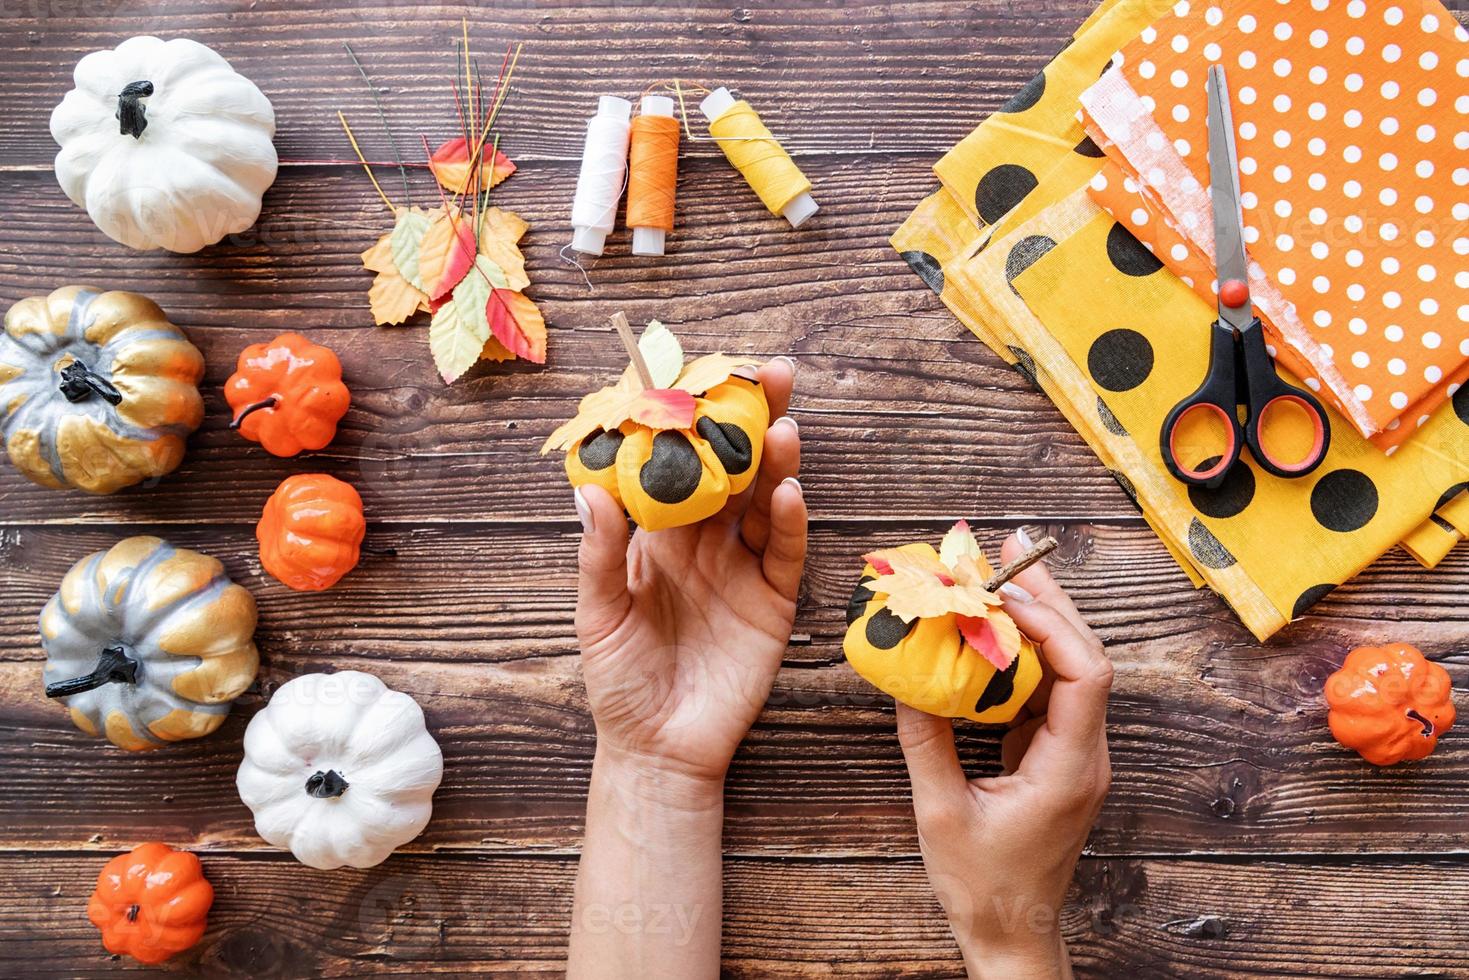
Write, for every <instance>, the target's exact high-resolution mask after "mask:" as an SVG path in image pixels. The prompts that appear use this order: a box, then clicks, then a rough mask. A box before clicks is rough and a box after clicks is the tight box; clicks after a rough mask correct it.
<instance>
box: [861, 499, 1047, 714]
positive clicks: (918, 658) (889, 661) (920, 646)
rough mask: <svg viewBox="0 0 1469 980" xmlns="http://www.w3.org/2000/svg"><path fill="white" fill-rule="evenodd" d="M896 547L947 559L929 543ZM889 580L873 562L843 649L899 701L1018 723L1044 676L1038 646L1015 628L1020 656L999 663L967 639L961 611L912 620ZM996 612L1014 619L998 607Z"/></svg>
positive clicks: (864, 572) (865, 570) (866, 675)
mask: <svg viewBox="0 0 1469 980" xmlns="http://www.w3.org/2000/svg"><path fill="white" fill-rule="evenodd" d="M965 530H966V532H967V528H966V529H965ZM895 550H896V551H897V552H900V553H905V554H908V555H913V556H917V557H918V558H920V559H931V560H932V561H934V562H938V561H939V560H940V555H939V553H938V552H936V551H934V549H933V547H932V546H930V545H927V544H922V543H916V544H908V545H904V546H903V547H901V548H898V549H895ZM880 554H890V552H882V553H880ZM986 567H987V566H986ZM882 581H883V577H882V576H881V574H880V573H879V570H878V568H877V567H876V566H875V565H874V564H873V563H872V562H870V561H869V563H868V564H867V565H866V567H865V568H863V570H862V578H861V580H860V581H859V582H858V583H857V588H856V589H855V591H853V593H852V599H851V601H850V603H849V604H848V606H847V624H848V625H847V634H846V638H845V639H844V640H843V643H842V651H843V653H845V654H846V656H847V662H848V663H850V664H851V665H852V669H854V670H855V671H857V673H859V674H861V675H862V676H863V677H864V678H866V679H867V681H868V682H870V683H871V684H872V685H873V686H874V687H876V688H878V689H879V690H881V691H883V692H884V693H886V694H889V695H891V696H892V697H893V698H894V699H895V700H898V701H901V702H903V703H904V704H906V705H908V706H910V707H913V708H917V709H919V710H920V711H926V712H928V713H929V714H932V715H941V716H943V717H947V718H968V719H970V720H971V721H977V722H981V723H983V724H1005V723H1007V722H1010V721H1012V720H1014V718H1015V716H1016V715H1017V714H1018V713H1019V711H1020V709H1021V707H1022V706H1023V705H1024V704H1025V702H1026V700H1027V699H1029V697H1030V696H1031V694H1033V693H1034V692H1035V689H1036V687H1037V686H1038V685H1039V684H1040V681H1041V664H1040V658H1039V656H1038V655H1037V652H1036V649H1035V646H1034V644H1032V643H1031V642H1030V640H1029V639H1027V638H1026V637H1025V636H1023V635H1020V633H1019V631H1018V630H1016V631H1015V636H1016V637H1017V643H1016V648H1015V651H1014V654H1013V659H1011V661H1010V663H1009V666H1008V667H1005V668H1000V667H998V666H997V665H996V664H994V663H992V662H991V660H990V659H989V658H987V657H986V656H985V655H984V654H982V653H980V651H978V650H976V649H975V648H974V647H973V646H971V645H970V644H969V643H968V642H966V640H965V635H964V633H963V632H962V631H961V629H960V617H959V615H958V614H956V613H952V612H949V613H943V614H940V615H936V616H921V617H914V618H912V619H910V620H906V621H905V620H904V618H902V617H901V616H899V615H896V614H895V613H894V612H893V611H892V610H890V609H889V608H888V602H889V599H890V596H889V595H888V594H887V593H885V592H882V591H880V589H881V584H882ZM990 615H991V616H993V617H996V618H997V619H998V618H999V617H1004V619H1005V620H1008V619H1009V617H1007V616H1005V614H1004V613H1003V612H1000V611H998V609H996V610H995V611H993V612H991V613H990Z"/></svg>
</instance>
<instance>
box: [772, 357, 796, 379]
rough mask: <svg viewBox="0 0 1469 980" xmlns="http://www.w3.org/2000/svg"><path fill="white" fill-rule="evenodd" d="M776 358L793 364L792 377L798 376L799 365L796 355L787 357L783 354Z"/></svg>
mask: <svg viewBox="0 0 1469 980" xmlns="http://www.w3.org/2000/svg"><path fill="white" fill-rule="evenodd" d="M776 360H780V361H785V362H786V363H787V364H789V365H790V366H791V377H793V378H794V377H795V376H796V368H797V367H798V365H797V364H796V359H795V358H794V357H787V356H786V355H784V354H781V355H780V356H779V357H778V358H776Z"/></svg>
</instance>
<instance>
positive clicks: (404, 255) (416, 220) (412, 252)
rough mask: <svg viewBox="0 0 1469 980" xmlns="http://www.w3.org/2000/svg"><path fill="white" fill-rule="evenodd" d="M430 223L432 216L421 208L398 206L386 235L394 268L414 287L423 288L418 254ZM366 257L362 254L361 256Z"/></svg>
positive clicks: (431, 222)
mask: <svg viewBox="0 0 1469 980" xmlns="http://www.w3.org/2000/svg"><path fill="white" fill-rule="evenodd" d="M431 224H433V218H432V217H431V216H430V215H429V214H428V213H426V212H425V211H423V210H422V209H421V208H399V209H398V216H397V219H396V220H395V221H394V222H393V230H392V233H391V234H390V235H389V236H388V246H389V249H390V250H391V252H392V255H393V266H394V268H396V269H397V270H398V274H399V275H401V276H402V277H403V278H404V279H407V280H408V282H409V283H410V284H411V285H412V286H413V287H414V288H415V289H423V279H421V278H420V277H419V267H418V254H419V248H420V246H422V244H423V236H424V235H425V234H427V233H428V229H429V226H430V225H431ZM368 251H371V249H369V250H368ZM366 257H367V256H366V255H365V254H364V255H363V258H364V259H366ZM378 271H382V270H378Z"/></svg>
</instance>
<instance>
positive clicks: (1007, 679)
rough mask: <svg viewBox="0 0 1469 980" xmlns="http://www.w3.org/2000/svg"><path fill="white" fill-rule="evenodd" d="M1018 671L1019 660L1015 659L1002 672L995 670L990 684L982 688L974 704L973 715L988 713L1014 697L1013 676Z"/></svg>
mask: <svg viewBox="0 0 1469 980" xmlns="http://www.w3.org/2000/svg"><path fill="white" fill-rule="evenodd" d="M1019 671H1020V658H1019V657H1016V658H1015V659H1014V660H1012V661H1010V666H1008V667H1006V668H1005V669H1004V670H997V671H995V673H994V676H993V677H991V678H990V682H989V683H988V684H986V685H985V686H984V691H983V692H981V693H980V695H979V700H978V701H976V702H974V713H975V714H979V713H980V712H982V711H988V710H989V709H990V708H993V707H995V706H996V705H1001V704H1004V703H1005V702H1006V701H1009V700H1010V699H1011V698H1012V697H1014V696H1015V675H1016V674H1017V673H1019Z"/></svg>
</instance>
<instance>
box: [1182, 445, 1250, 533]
mask: <svg viewBox="0 0 1469 980" xmlns="http://www.w3.org/2000/svg"><path fill="white" fill-rule="evenodd" d="M1217 462H1219V457H1218V456H1211V457H1210V458H1209V459H1206V460H1204V461H1203V462H1202V463H1200V464H1199V465H1198V469H1200V470H1208V469H1209V468H1210V467H1212V466H1213V465H1214V464H1215V463H1217ZM1188 499H1189V503H1191V504H1193V505H1194V510H1196V511H1198V512H1199V513H1200V514H1203V515H1204V516H1205V517H1214V518H1218V519H1220V520H1223V519H1225V518H1228V517H1234V516H1235V515H1237V514H1239V513H1241V512H1242V511H1243V510H1244V509H1245V508H1246V507H1248V506H1250V501H1251V500H1254V499H1255V471H1254V470H1252V469H1250V467H1249V466H1247V465H1246V464H1245V462H1244V461H1243V460H1240V461H1239V462H1237V463H1235V465H1234V466H1232V467H1230V468H1229V472H1227V473H1226V474H1225V475H1224V482H1223V483H1221V484H1219V486H1217V487H1214V488H1212V489H1211V488H1209V487H1189V488H1188Z"/></svg>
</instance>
